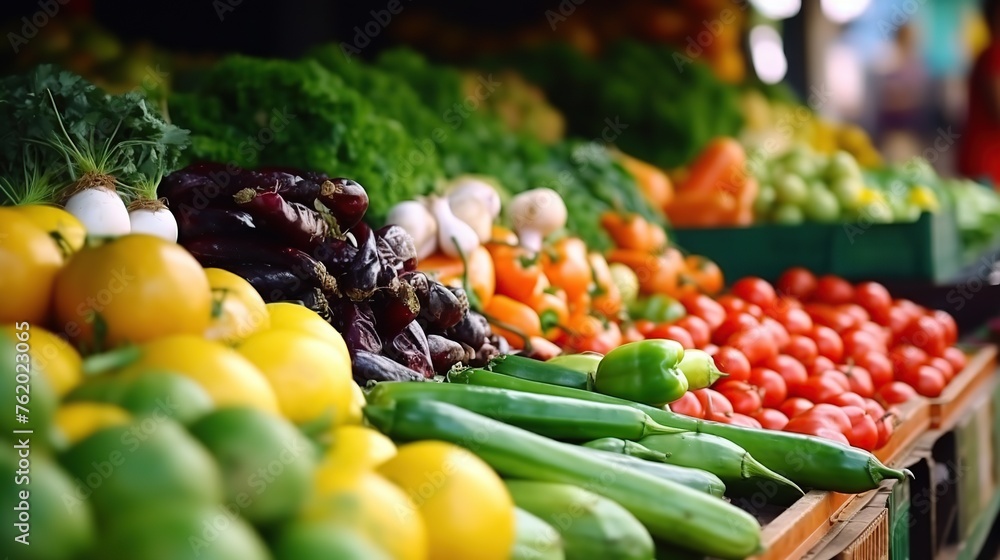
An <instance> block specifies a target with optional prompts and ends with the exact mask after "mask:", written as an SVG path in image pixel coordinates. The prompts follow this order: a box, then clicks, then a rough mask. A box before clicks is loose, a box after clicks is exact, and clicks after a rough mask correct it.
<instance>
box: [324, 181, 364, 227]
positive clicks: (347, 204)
mask: <svg viewBox="0 0 1000 560" xmlns="http://www.w3.org/2000/svg"><path fill="white" fill-rule="evenodd" d="M318 200H319V202H320V203H321V204H323V206H326V207H327V209H328V210H330V213H331V214H333V217H335V218H336V219H337V225H338V226H340V229H341V231H343V230H347V229H350V228H353V227H354V226H355V225H356V224H358V223H359V222H361V218H363V217H364V216H365V212H367V211H368V193H367V192H366V191H365V189H364V187H362V186H361V185H359V184H358V183H357V182H355V181H352V180H350V179H345V178H343V177H334V178H332V179H329V180H326V181H323V182H322V184H321V185H320V194H319V197H318Z"/></svg>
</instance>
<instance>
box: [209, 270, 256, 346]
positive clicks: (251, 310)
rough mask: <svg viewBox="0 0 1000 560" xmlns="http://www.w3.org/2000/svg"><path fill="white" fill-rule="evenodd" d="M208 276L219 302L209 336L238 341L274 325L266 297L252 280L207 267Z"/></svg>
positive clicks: (214, 312) (229, 342)
mask: <svg viewBox="0 0 1000 560" xmlns="http://www.w3.org/2000/svg"><path fill="white" fill-rule="evenodd" d="M205 276H207V277H208V284H209V286H211V288H212V296H213V301H214V302H215V305H214V306H213V309H212V323H211V324H210V325H209V326H208V330H206V331H205V338H207V339H209V340H218V341H220V342H225V343H226V344H237V343H239V342H240V341H241V340H244V339H246V338H247V337H248V336H250V335H252V334H254V333H256V332H260V331H263V330H267V329H268V328H269V327H270V326H271V317H270V315H269V314H268V311H267V306H266V304H265V303H264V298H262V297H260V294H259V293H257V290H255V289H254V287H253V286H251V285H250V283H249V282H247V281H246V280H244V279H243V278H241V277H239V276H237V275H235V274H233V273H232V272H229V271H228V270H222V269H221V268H206V269H205Z"/></svg>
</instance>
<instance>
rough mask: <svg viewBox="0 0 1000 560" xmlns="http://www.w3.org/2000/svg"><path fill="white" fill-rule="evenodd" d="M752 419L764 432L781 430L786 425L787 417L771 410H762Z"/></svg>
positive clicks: (778, 411)
mask: <svg viewBox="0 0 1000 560" xmlns="http://www.w3.org/2000/svg"><path fill="white" fill-rule="evenodd" d="M753 417H754V419H755V420H757V421H758V422H760V425H761V427H762V428H764V429H765V430H782V429H784V427H785V425H786V424H788V417H787V416H785V414H784V413H782V412H781V411H780V410H775V409H773V408H762V409H760V410H758V411H757V413H756V414H754V415H753Z"/></svg>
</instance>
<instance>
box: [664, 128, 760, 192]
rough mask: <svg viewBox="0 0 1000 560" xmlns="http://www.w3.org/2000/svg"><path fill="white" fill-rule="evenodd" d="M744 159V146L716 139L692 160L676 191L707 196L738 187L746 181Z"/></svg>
mask: <svg viewBox="0 0 1000 560" xmlns="http://www.w3.org/2000/svg"><path fill="white" fill-rule="evenodd" d="M746 159H747V156H746V152H745V151H744V150H743V146H742V145H740V143H739V142H737V141H736V140H735V139H733V138H727V137H721V138H716V139H715V140H712V141H711V142H709V144H708V146H706V147H705V149H704V150H702V152H701V153H700V154H698V157H697V158H695V160H694V163H692V164H691V167H690V168H689V170H688V175H687V178H686V179H685V181H684V183H682V184H681V185H680V187H679V189H678V191H689V192H708V191H712V190H718V189H724V188H725V187H726V186H730V187H732V186H739V185H741V184H742V183H743V182H745V181H746V172H745V170H744V167H745V165H746ZM678 194H680V193H678Z"/></svg>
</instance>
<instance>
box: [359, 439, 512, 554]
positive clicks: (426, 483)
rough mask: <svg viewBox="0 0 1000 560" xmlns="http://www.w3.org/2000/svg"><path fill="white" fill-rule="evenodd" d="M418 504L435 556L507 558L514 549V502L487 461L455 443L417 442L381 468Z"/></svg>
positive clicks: (382, 471) (383, 472)
mask: <svg viewBox="0 0 1000 560" xmlns="http://www.w3.org/2000/svg"><path fill="white" fill-rule="evenodd" d="M378 472H379V473H381V474H383V475H385V477H386V478H388V479H389V480H391V481H392V482H394V483H395V484H396V485H398V486H399V487H400V488H402V489H403V491H405V492H406V493H407V495H409V497H410V499H412V500H413V502H414V503H415V504H416V505H417V509H418V510H419V511H420V515H421V516H422V517H423V519H424V522H425V524H426V525H427V539H428V543H429V545H430V558H431V559H440V560H446V559H451V558H476V559H477V560H492V559H495V560H506V559H507V558H509V556H510V552H511V548H512V547H513V545H514V538H515V530H514V520H515V515H514V501H513V500H512V499H511V496H510V493H509V492H508V491H507V488H506V486H504V483H503V481H502V480H501V479H500V477H499V476H498V475H497V474H496V473H495V472H494V471H493V469H491V468H490V466H489V465H487V464H486V463H485V462H484V461H483V460H482V459H480V458H479V457H476V456H475V455H473V454H472V453H471V452H469V451H468V450H466V449H463V448H461V447H458V446H456V445H452V444H450V443H445V442H441V441H418V442H415V443H409V444H406V445H404V446H402V447H400V448H399V449H398V451H397V453H396V456H395V457H393V458H392V459H390V460H389V461H387V462H385V463H383V464H382V466H380V467H379V468H378Z"/></svg>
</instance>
